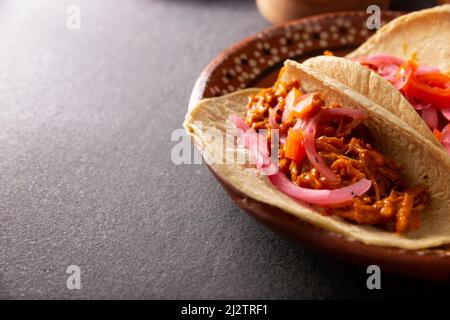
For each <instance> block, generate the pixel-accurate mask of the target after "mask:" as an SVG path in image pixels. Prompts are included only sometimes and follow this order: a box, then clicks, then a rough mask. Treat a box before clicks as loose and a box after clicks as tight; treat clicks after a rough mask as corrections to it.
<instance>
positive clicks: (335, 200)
mask: <svg viewBox="0 0 450 320" xmlns="http://www.w3.org/2000/svg"><path fill="white" fill-rule="evenodd" d="M269 180H270V182H271V183H272V184H273V185H274V186H275V187H277V188H278V189H280V190H281V191H282V192H283V193H285V194H287V195H288V196H291V197H293V198H296V199H298V200H300V201H303V202H308V203H313V204H318V205H324V206H326V205H331V204H339V203H345V202H348V201H350V200H352V199H353V198H354V197H356V196H359V195H362V194H364V193H365V192H366V191H367V190H369V189H370V186H371V185H372V181H370V180H367V179H361V180H359V181H358V182H356V183H354V184H352V185H349V186H347V187H343V188H340V189H336V190H329V189H307V188H302V187H299V186H297V185H295V184H294V183H292V182H291V181H290V180H289V179H288V178H287V177H286V176H285V175H284V174H283V173H281V172H278V173H277V174H275V175H271V176H269Z"/></svg>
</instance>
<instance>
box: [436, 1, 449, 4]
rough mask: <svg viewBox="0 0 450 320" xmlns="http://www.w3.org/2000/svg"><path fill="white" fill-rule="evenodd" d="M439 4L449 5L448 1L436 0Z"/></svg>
mask: <svg viewBox="0 0 450 320" xmlns="http://www.w3.org/2000/svg"><path fill="white" fill-rule="evenodd" d="M438 2H439V4H447V3H450V0H438Z"/></svg>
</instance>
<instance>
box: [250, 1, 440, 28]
mask: <svg viewBox="0 0 450 320" xmlns="http://www.w3.org/2000/svg"><path fill="white" fill-rule="evenodd" d="M447 1H448V0H447ZM390 2H391V0H348V1H336V0H256V6H257V7H258V10H259V12H260V13H261V15H262V16H263V17H264V18H266V19H267V20H269V21H270V22H272V23H280V22H285V21H288V20H293V19H297V18H300V17H304V16H310V15H314V14H319V13H324V12H336V11H347V10H366V9H367V7H368V6H370V5H372V4H376V5H378V6H379V7H380V8H381V9H382V10H383V9H388V8H389V4H390Z"/></svg>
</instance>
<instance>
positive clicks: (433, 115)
mask: <svg viewBox="0 0 450 320" xmlns="http://www.w3.org/2000/svg"><path fill="white" fill-rule="evenodd" d="M422 119H423V121H425V123H426V124H427V125H428V126H429V127H430V128H431V129H435V128H437V127H438V122H439V119H438V113H437V111H436V109H435V108H433V107H430V108H427V109H423V110H422Z"/></svg>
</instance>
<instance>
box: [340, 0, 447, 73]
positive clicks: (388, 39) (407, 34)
mask: <svg viewBox="0 0 450 320" xmlns="http://www.w3.org/2000/svg"><path fill="white" fill-rule="evenodd" d="M376 53H388V54H392V55H395V56H398V57H401V58H403V59H408V58H410V57H411V55H412V54H414V55H415V57H416V58H417V62H418V63H419V64H422V65H426V66H432V67H438V68H439V69H441V71H443V72H450V4H447V5H443V6H437V7H434V8H431V9H426V10H421V11H417V12H412V13H409V14H405V15H403V16H400V17H398V18H396V19H394V20H392V21H391V22H389V23H387V24H386V25H385V26H383V27H382V28H381V29H380V30H378V31H377V32H376V33H375V35H373V36H372V37H370V38H369V40H367V41H366V42H364V43H363V44H362V45H361V46H360V47H359V48H358V49H356V50H355V51H353V52H352V53H350V54H349V55H348V56H347V57H348V58H355V57H360V56H364V55H371V54H376Z"/></svg>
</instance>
